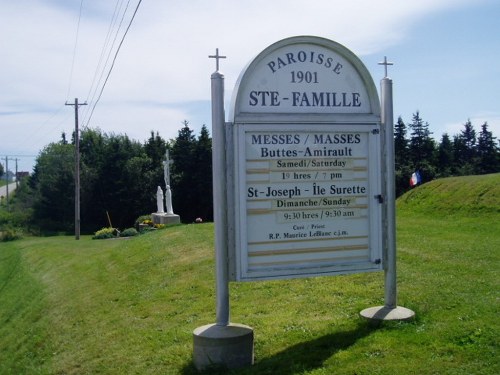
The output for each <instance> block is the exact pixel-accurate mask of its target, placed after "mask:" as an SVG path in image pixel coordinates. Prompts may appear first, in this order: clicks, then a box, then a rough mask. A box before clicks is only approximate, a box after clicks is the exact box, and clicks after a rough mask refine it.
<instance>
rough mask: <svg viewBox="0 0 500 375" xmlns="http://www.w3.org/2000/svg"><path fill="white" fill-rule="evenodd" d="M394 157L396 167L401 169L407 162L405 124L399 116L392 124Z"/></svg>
mask: <svg viewBox="0 0 500 375" xmlns="http://www.w3.org/2000/svg"><path fill="white" fill-rule="evenodd" d="M394 159H395V164H396V169H401V168H402V167H403V166H404V165H405V164H407V163H408V140H407V139H406V125H405V123H404V122H403V119H402V118H401V116H399V117H398V122H397V123H396V125H395V126H394Z"/></svg>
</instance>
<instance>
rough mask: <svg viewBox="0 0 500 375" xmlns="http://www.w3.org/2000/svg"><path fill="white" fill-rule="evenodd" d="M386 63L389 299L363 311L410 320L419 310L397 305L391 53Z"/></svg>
mask: <svg viewBox="0 0 500 375" xmlns="http://www.w3.org/2000/svg"><path fill="white" fill-rule="evenodd" d="M379 64H380V65H384V66H385V77H384V78H383V79H382V81H381V90H380V92H381V96H382V126H383V127H384V133H385V148H384V149H385V152H384V162H385V189H386V241H385V251H386V256H385V262H384V275H385V301H384V306H377V307H371V308H367V309H365V310H363V311H361V312H360V315H361V316H362V317H363V318H365V319H368V320H370V321H375V322H377V321H406V320H411V319H413V318H414V317H415V313H414V312H413V311H412V310H410V309H407V308H405V307H402V306H398V305H397V282H396V187H395V173H394V171H395V167H394V130H393V124H394V115H393V99H392V80H391V79H390V78H389V77H387V66H388V65H393V63H389V62H387V57H385V58H384V61H383V62H381V63H379Z"/></svg>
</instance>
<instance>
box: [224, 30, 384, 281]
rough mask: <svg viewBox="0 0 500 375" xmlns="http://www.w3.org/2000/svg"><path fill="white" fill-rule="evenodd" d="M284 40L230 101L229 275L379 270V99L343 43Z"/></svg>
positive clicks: (248, 75) (262, 58)
mask: <svg viewBox="0 0 500 375" xmlns="http://www.w3.org/2000/svg"><path fill="white" fill-rule="evenodd" d="M313 39H314V41H315V42H317V40H316V39H315V38H313ZM292 40H293V41H294V42H292V43H286V42H285V43H282V45H280V44H278V45H277V46H275V48H271V47H270V49H269V50H268V51H264V52H263V53H262V54H261V55H259V57H257V58H256V59H255V60H254V63H253V65H252V64H251V65H250V66H249V68H247V70H246V72H245V73H244V74H243V76H242V78H241V80H240V83H239V86H238V90H237V94H236V98H235V101H234V108H233V111H234V113H235V115H234V123H233V124H232V125H233V131H234V135H233V139H234V150H235V152H234V163H235V164H234V186H235V194H234V196H235V214H234V219H235V224H236V225H235V254H234V256H233V257H232V259H233V260H234V265H233V268H234V275H233V278H234V279H236V280H255V279H269V278H286V277H301V276H311V275H326V274H334V273H349V272H362V271H372V270H379V269H381V260H382V233H381V232H382V223H381V222H382V220H381V218H382V213H381V204H380V191H381V186H380V185H381V184H380V181H381V178H380V175H381V169H380V134H379V131H380V121H379V117H378V112H377V111H378V109H377V111H375V113H373V111H374V110H373V108H374V104H376V103H377V102H378V98H377V97H376V93H375V97H373V96H374V94H373V93H374V90H373V87H372V86H370V85H368V86H369V87H368V88H367V84H366V76H367V73H366V72H365V71H364V70H363V69H360V66H359V64H360V63H359V61H358V60H355V61H354V62H353V61H352V56H351V54H350V52H346V50H344V49H342V48H343V47H342V48H341V47H339V45H337V44H333V45H329V44H328V43H325V42H324V40H320V43H310V42H309V43H308V42H307V41H309V40H308V39H307V38H306V39H305V40H304V38H302V39H300V38H299V39H293V38H292ZM332 43H333V42H332ZM332 46H333V47H332ZM339 50H340V51H341V52H342V53H339ZM362 68H364V67H362ZM360 70H361V73H360ZM372 85H373V84H372ZM375 107H376V105H375ZM305 114H308V116H304V115H305ZM311 114H314V115H311Z"/></svg>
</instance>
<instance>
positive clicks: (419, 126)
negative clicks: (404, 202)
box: [394, 111, 500, 196]
mask: <svg viewBox="0 0 500 375" xmlns="http://www.w3.org/2000/svg"><path fill="white" fill-rule="evenodd" d="M431 135H432V133H431V131H430V130H429V124H428V123H427V122H425V121H424V120H423V119H422V117H421V116H420V113H419V112H418V111H417V112H416V113H414V114H413V116H412V121H411V122H410V123H409V124H408V125H406V124H405V122H404V121H403V119H402V118H401V116H400V117H399V118H398V120H397V123H396V124H395V125H394V149H395V150H394V152H395V168H396V195H397V196H399V195H401V194H403V193H404V192H405V191H407V190H409V189H410V177H411V175H412V174H413V173H414V172H418V173H419V175H420V177H421V181H422V183H424V182H426V181H430V180H433V179H435V178H441V177H449V176H465V175H474V174H487V173H497V172H500V148H499V143H498V141H497V139H496V137H494V136H493V133H492V132H491V131H490V130H489V129H488V123H487V122H485V123H483V124H482V125H481V130H480V131H479V132H478V133H477V132H476V130H475V129H474V126H473V125H472V123H471V121H470V120H467V121H466V122H465V124H464V127H463V129H462V130H461V131H460V133H459V134H456V135H453V136H451V137H450V135H449V134H447V133H444V134H443V135H442V137H441V139H440V141H439V142H436V141H435V140H434V139H433V138H432V137H431Z"/></svg>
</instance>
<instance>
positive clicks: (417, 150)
mask: <svg viewBox="0 0 500 375" xmlns="http://www.w3.org/2000/svg"><path fill="white" fill-rule="evenodd" d="M409 127H410V129H411V131H412V132H411V137H410V145H409V156H410V157H409V159H410V161H411V163H412V166H413V168H414V170H418V171H419V172H420V176H421V178H422V181H423V182H425V181H430V180H432V179H433V178H434V176H435V175H436V168H435V157H434V154H435V144H434V140H433V139H432V138H431V134H432V133H431V132H430V130H429V124H428V123H427V122H424V121H423V120H422V118H421V117H420V113H419V111H417V112H416V113H414V114H413V121H412V123H411V124H410V125H409Z"/></svg>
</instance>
